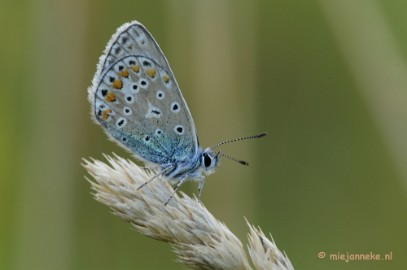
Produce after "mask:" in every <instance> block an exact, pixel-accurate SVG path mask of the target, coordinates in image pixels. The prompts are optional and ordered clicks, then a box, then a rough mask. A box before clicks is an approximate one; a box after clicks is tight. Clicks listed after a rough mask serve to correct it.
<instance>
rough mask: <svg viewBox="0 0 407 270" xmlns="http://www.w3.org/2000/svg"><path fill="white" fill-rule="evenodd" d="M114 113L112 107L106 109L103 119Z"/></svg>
mask: <svg viewBox="0 0 407 270" xmlns="http://www.w3.org/2000/svg"><path fill="white" fill-rule="evenodd" d="M111 113H112V110H111V109H106V110H104V111H103V113H102V120H103V121H105V120H107V118H108V117H109V115H110V114H111Z"/></svg>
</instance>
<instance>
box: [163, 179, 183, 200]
mask: <svg viewBox="0 0 407 270" xmlns="http://www.w3.org/2000/svg"><path fill="white" fill-rule="evenodd" d="M187 179H188V175H185V176H184V177H182V178H181V179H180V180H179V181H178V183H177V185H176V186H175V188H174V192H173V193H172V194H171V196H170V197H169V198H168V200H167V202H166V203H165V204H164V205H167V204H168V203H169V202H170V201H171V199H172V197H174V194H175V193H177V190H178V189H179V188H180V186H182V184H183V183H185V181H186V180H187Z"/></svg>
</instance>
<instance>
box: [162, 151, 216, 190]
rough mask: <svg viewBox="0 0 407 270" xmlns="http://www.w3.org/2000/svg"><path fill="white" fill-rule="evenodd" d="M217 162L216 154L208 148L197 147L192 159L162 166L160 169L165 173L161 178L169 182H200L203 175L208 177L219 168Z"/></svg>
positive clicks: (188, 158)
mask: <svg viewBox="0 0 407 270" xmlns="http://www.w3.org/2000/svg"><path fill="white" fill-rule="evenodd" d="M219 161H220V159H219V153H218V152H214V151H212V150H211V149H210V148H206V149H205V150H203V149H202V148H201V147H199V148H198V149H197V153H196V154H195V155H194V156H193V157H187V158H185V159H184V160H182V161H176V162H174V163H172V164H168V165H166V166H162V167H161V169H162V171H167V172H165V173H164V174H163V176H164V177H165V178H167V179H168V181H170V182H178V181H180V180H183V181H185V180H188V179H191V180H202V179H203V178H204V175H210V174H212V173H213V172H215V170H216V168H217V167H218V166H219Z"/></svg>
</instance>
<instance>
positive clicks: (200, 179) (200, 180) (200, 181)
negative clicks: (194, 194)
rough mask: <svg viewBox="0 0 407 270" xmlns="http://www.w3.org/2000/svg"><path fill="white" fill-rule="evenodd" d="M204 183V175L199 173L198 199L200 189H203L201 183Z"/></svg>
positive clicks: (199, 197)
mask: <svg viewBox="0 0 407 270" xmlns="http://www.w3.org/2000/svg"><path fill="white" fill-rule="evenodd" d="M204 183H205V176H203V175H201V176H200V177H199V185H198V192H199V193H198V200H199V201H201V194H202V189H203V185H204Z"/></svg>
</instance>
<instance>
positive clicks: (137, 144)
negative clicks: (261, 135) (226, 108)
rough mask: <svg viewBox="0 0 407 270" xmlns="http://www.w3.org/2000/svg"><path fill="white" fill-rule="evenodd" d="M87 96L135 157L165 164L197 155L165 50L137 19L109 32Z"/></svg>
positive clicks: (98, 117) (97, 116) (190, 124)
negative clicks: (111, 34)
mask: <svg viewBox="0 0 407 270" xmlns="http://www.w3.org/2000/svg"><path fill="white" fill-rule="evenodd" d="M89 100H90V102H91V104H92V105H93V107H92V112H93V115H94V117H95V119H96V120H97V122H98V123H100V125H101V126H103V127H104V129H105V131H106V133H107V134H108V135H109V136H111V137H113V138H114V139H115V140H116V141H117V142H119V143H120V144H121V145H123V146H125V148H127V149H130V150H131V151H132V152H133V153H134V154H135V155H136V157H137V158H139V159H141V160H143V161H147V162H153V163H156V164H159V165H163V164H174V163H177V162H180V161H182V160H185V159H187V158H193V157H196V155H197V151H198V140H197V136H196V130H195V125H194V122H193V119H192V117H191V114H190V112H189V109H188V106H187V104H186V103H185V100H184V98H183V96H182V94H181V91H180V89H179V87H178V84H177V82H176V80H175V77H174V75H173V73H172V71H171V68H170V66H169V64H168V62H167V60H166V58H165V56H164V54H163V53H162V51H161V49H160V48H159V46H158V44H157V43H156V41H155V40H154V38H153V37H152V36H151V34H150V33H149V32H148V31H147V29H146V28H145V27H144V26H143V25H141V24H140V23H138V22H135V21H134V22H131V23H127V24H124V25H123V26H121V27H120V28H119V29H118V30H117V32H116V33H115V34H114V35H113V36H112V38H111V40H110V41H109V43H108V45H107V47H106V50H105V53H104V55H102V56H101V57H100V60H99V65H98V69H97V71H96V74H95V76H94V79H93V84H92V86H91V87H90V88H89Z"/></svg>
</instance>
